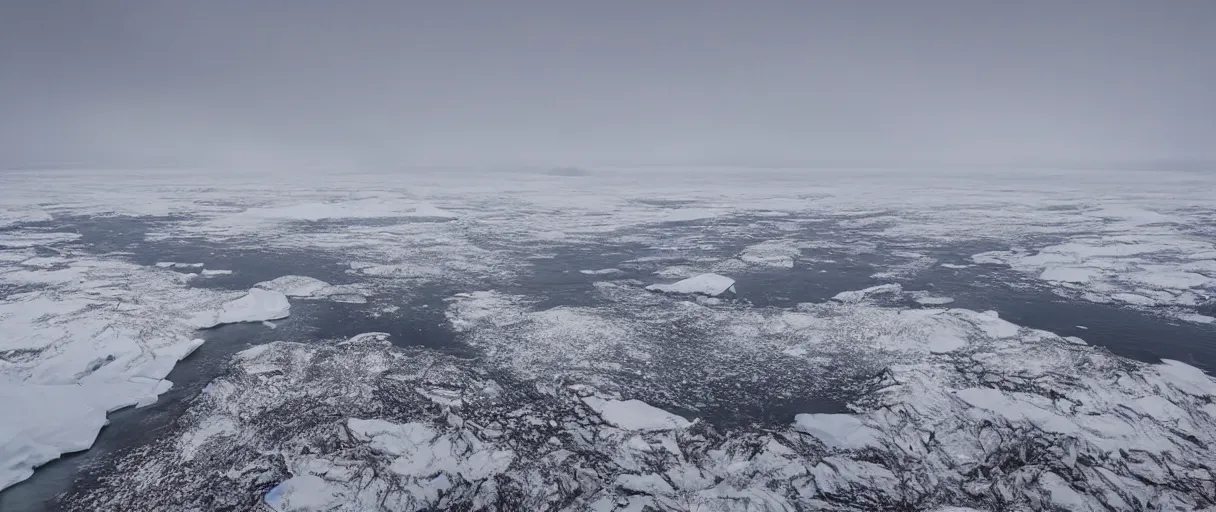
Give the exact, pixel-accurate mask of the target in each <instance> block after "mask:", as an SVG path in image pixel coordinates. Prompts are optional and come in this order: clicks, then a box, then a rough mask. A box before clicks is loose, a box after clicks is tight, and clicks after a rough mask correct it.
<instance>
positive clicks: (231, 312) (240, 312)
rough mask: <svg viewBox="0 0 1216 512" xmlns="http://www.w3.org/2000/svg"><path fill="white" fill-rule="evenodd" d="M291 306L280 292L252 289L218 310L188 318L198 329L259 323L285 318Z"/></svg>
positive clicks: (203, 312)
mask: <svg viewBox="0 0 1216 512" xmlns="http://www.w3.org/2000/svg"><path fill="white" fill-rule="evenodd" d="M290 311H291V304H290V303H289V302H288V301H287V296H286V295H284V294H283V293H281V292H277V291H273V290H264V289H261V288H253V289H251V290H249V293H247V294H245V295H244V296H243V297H241V298H238V299H234V300H232V301H229V302H225V303H224V304H223V305H222V306H220V309H218V310H212V311H201V312H198V313H195V314H194V315H193V316H192V317H191V318H190V324H191V325H193V326H195V327H197V328H199V329H208V328H211V327H215V326H217V325H223V324H235V323H241V322H261V321H263V320H278V319H280V318H287V316H288V314H289V313H290Z"/></svg>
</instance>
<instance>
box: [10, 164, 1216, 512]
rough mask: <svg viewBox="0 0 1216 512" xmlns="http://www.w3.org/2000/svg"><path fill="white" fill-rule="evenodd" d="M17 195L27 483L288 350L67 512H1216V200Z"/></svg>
mask: <svg viewBox="0 0 1216 512" xmlns="http://www.w3.org/2000/svg"><path fill="white" fill-rule="evenodd" d="M808 176H813V178H814V179H808ZM5 178H6V186H5V187H4V188H3V189H0V294H2V295H0V333H2V337H0V407H4V408H5V409H6V410H10V411H14V410H16V411H23V412H24V413H23V414H20V415H7V416H5V417H4V418H3V419H0V488H3V487H8V486H12V485H14V484H17V482H20V481H21V480H24V479H27V478H29V477H30V476H31V474H33V471H34V468H36V467H37V466H39V465H41V464H44V463H47V462H48V461H50V460H52V459H55V458H56V457H59V456H60V455H61V454H63V453H67V452H72V451H77V450H84V449H87V448H89V447H90V446H91V445H92V444H93V443H94V440H95V438H96V437H97V436H98V435H99V431H101V429H102V427H103V425H105V423H106V421H107V420H106V417H107V413H108V412H112V411H115V410H116V409H119V408H123V407H127V406H145V407H146V406H149V405H152V404H154V403H155V402H156V401H157V397H158V396H160V395H162V394H163V393H165V392H166V391H167V390H168V389H170V386H171V385H172V384H171V383H170V382H169V381H167V380H165V378H166V377H167V376H168V375H169V373H170V371H172V370H173V369H174V367H175V365H177V364H178V362H179V361H180V360H182V359H183V358H185V357H187V356H189V355H190V354H191V353H192V352H193V351H195V350H196V349H199V348H200V344H202V343H203V339H207V340H208V341H207V344H206V345H203V347H204V348H203V350H202V352H203V353H205V352H206V350H207V349H206V347H211V346H212V345H211V343H212V341H211V339H212V338H210V336H214V334H213V332H214V331H217V330H222V329H225V327H222V326H224V325H228V326H229V327H241V325H230V324H243V325H245V327H248V328H256V329H262V330H263V331H264V332H267V333H273V334H272V335H273V336H275V337H276V338H273V339H280V340H282V341H276V342H273V343H270V344H260V345H256V346H252V347H248V348H246V346H242V347H240V348H239V349H238V348H232V349H231V351H229V352H227V354H232V353H234V352H237V351H238V350H240V349H244V350H243V351H240V352H239V353H238V354H237V355H236V356H235V357H232V359H231V360H228V356H227V355H225V357H224V360H223V361H221V363H222V364H218V365H216V366H215V367H214V368H211V369H210V370H208V371H209V372H210V373H206V374H205V375H202V376H200V378H204V379H206V381H208V382H209V383H208V384H207V385H206V387H205V388H203V392H201V394H198V395H197V396H192V397H190V398H189V399H188V401H187V402H185V403H184V404H183V408H182V409H183V410H184V411H185V414H184V415H183V416H181V417H180V418H174V419H172V420H171V421H169V422H168V423H166V424H165V425H164V427H163V428H160V429H158V430H157V431H156V433H155V434H153V435H150V436H149V439H151V441H148V442H142V444H139V445H136V446H129V447H127V448H126V449H124V450H122V451H120V456H119V457H117V458H116V459H114V460H112V461H107V463H106V464H102V465H98V467H91V468H88V469H87V472H88V473H87V476H88V478H82V479H81V480H80V481H79V482H76V483H72V484H71V486H70V488H60V489H56V490H55V493H59V492H62V493H63V495H62V496H60V497H57V498H55V499H56V500H57V501H56V502H55V506H56V507H57V508H62V509H67V510H132V509H139V510H145V509H148V510H216V509H231V510H258V509H259V507H260V508H261V509H270V510H281V511H286V510H426V509H435V508H447V507H456V508H467V509H504V508H505V509H522V510H644V509H646V508H647V507H649V508H653V509H662V510H737V509H749V508H750V509H752V510H821V509H826V510H874V509H911V510H952V509H951V508H950V507H966V508H964V509H973V510H1179V509H1186V510H1192V509H1202V508H1203V507H1212V506H1216V503H1213V496H1214V495H1216V484H1214V482H1216V478H1214V475H1213V473H1212V469H1211V468H1213V467H1216V460H1214V459H1216V452H1213V450H1212V449H1210V447H1211V446H1212V445H1213V443H1216V438H1214V436H1216V406H1213V405H1212V404H1213V403H1214V402H1216V381H1214V380H1213V379H1212V378H1211V377H1210V376H1209V375H1208V374H1206V373H1205V371H1204V370H1211V369H1212V368H1214V367H1216V351H1214V350H1213V348H1212V347H1211V345H1213V344H1212V343H1210V342H1211V341H1213V340H1216V324H1214V323H1213V317H1216V305H1214V304H1213V295H1214V293H1216V245H1214V244H1213V240H1216V231H1213V229H1214V228H1213V226H1216V223H1214V221H1216V204H1214V203H1213V201H1212V199H1211V197H1210V193H1209V192H1208V191H1210V190H1216V176H1212V175H1207V174H1198V173H1170V172H1159V173H1134V172H1121V173H1119V172H1103V173H1093V172H1039V171H1024V172H1022V171H1019V172H1017V173H1000V174H983V173H964V174H956V175H947V174H945V173H936V174H931V175H926V174H925V173H924V172H921V173H906V172H902V171H895V170H871V171H858V170H851V171H848V172H843V171H832V170H774V169H769V170H762V169H750V170H739V169H661V170H655V169H596V170H595V172H589V173H587V174H585V175H579V176H550V175H546V174H545V173H539V172H538V173H477V172H472V171H469V172H427V171H423V170H419V171H415V172H409V173H391V174H357V175H356V174H330V175H316V176H309V179H308V180H300V179H290V180H284V179H277V178H276V177H275V176H274V175H272V174H266V175H256V174H248V173H246V174H241V175H223V174H216V173H211V174H208V175H206V176H202V175H193V174H182V173H172V172H163V173H151V174H149V173H131V174H126V173H118V172H107V173H97V172H80V173H73V172H60V173H56V174H55V175H54V176H49V175H47V174H46V173H42V174H40V173H10V174H7V175H6V176H5ZM643 179H644V180H645V183H646V186H645V187H641V186H639V183H640V181H639V180H643ZM808 183H811V184H813V185H808ZM31 197H37V198H40V199H39V201H38V202H31V200H30V199H29V198H31ZM135 227H138V228H139V229H138V230H135ZM728 292H729V293H728ZM1003 297H1011V298H1008V299H1004V298H1003ZM1031 299H1033V300H1035V301H1040V302H1042V304H1043V305H1042V306H1041V307H1042V309H1044V310H1050V311H1080V312H1083V311H1089V310H1083V309H1077V308H1080V307H1081V305H1087V306H1093V307H1100V308H1105V309H1101V311H1105V312H1109V313H1104V314H1109V315H1111V317H1120V318H1121V317H1126V318H1134V319H1136V321H1137V322H1141V323H1147V324H1150V325H1157V326H1160V329H1161V330H1160V331H1154V332H1157V333H1165V334H1161V335H1160V336H1158V337H1156V338H1152V339H1149V340H1148V341H1144V340H1139V339H1137V340H1133V341H1128V340H1125V339H1122V338H1119V337H1118V335H1119V333H1121V332H1123V331H1125V330H1126V329H1123V326H1114V327H1111V326H1104V325H1102V318H1110V317H1086V318H1080V317H1077V318H1071V317H1066V318H1064V319H1063V320H1062V322H1065V323H1056V324H1053V325H1066V326H1068V329H1067V331H1068V332H1063V331H1058V332H1049V331H1047V330H1041V329H1036V328H1032V327H1033V326H1034V325H1037V324H1036V323H1035V322H1038V321H1039V320H1038V319H1037V317H1036V316H1035V315H1028V314H1025V311H1024V310H1020V309H1017V307H1018V306H1017V305H1018V304H1020V303H1024V302H1026V301H1028V300H1031ZM1065 308H1072V309H1065ZM289 315H290V319H289V320H288V322H289V323H290V322H301V323H306V324H308V325H310V326H311V327H309V328H304V327H301V326H300V325H294V326H289V327H282V326H279V327H278V328H277V329H276V330H274V331H270V330H269V329H267V327H272V326H275V322H276V321H277V320H279V319H282V318H284V317H287V316H289ZM258 322H265V324H264V325H266V326H267V327H263V326H262V325H259V324H258ZM1078 324H1084V325H1087V326H1089V329H1081V328H1080V327H1075V328H1074V327H1073V326H1077V325H1078ZM364 325H367V326H368V327H363V326H364ZM1137 325H1139V324H1137ZM402 326H408V329H407V328H405V327H402ZM200 329H201V330H200ZM379 330H388V331H392V332H391V333H379V332H369V331H379ZM1052 330H1053V331H1056V330H1057V328H1053V329H1052ZM359 333H365V334H360V335H357V336H356V334H359ZM1078 336H1079V337H1078ZM216 339H222V338H216ZM1117 354H1119V355H1117ZM192 357H195V358H197V357H199V355H198V353H196V354H195V355H194V356H192ZM187 361H189V360H187ZM174 379H175V380H176V377H174ZM200 387H201V385H200ZM140 410H147V409H140ZM102 435H103V436H104V432H102ZM65 462H66V461H65ZM82 471H85V470H84V469H82ZM37 479H38V475H36V474H35V475H34V476H33V479H31V480H30V482H35V481H37ZM24 485H26V484H18V485H17V486H16V487H13V488H12V489H10V491H22V492H24V491H23V488H22V486H24ZM10 491H5V493H0V508H5V507H8V506H9V505H6V503H7V502H5V501H4V500H6V499H9V496H13V494H11V493H10ZM48 507H49V506H48ZM14 509H19V508H15V507H14ZM953 510H961V509H959V508H955V509H953Z"/></svg>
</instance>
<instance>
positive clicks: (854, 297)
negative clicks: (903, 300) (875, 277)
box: [832, 283, 904, 304]
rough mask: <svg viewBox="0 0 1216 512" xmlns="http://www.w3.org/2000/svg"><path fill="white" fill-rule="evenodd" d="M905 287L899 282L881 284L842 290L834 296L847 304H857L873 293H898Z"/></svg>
mask: <svg viewBox="0 0 1216 512" xmlns="http://www.w3.org/2000/svg"><path fill="white" fill-rule="evenodd" d="M903 289H904V287H903V286H900V284H899V283H890V284H880V285H878V286H871V287H869V288H866V289H863V290H850V291H846V292H840V293H837V294H836V295H834V296H833V297H832V298H833V299H835V300H838V301H840V302H844V303H846V304H856V303H858V302H861V301H862V300H865V298H866V297H869V296H871V295H879V294H896V293H900V292H902V291H903Z"/></svg>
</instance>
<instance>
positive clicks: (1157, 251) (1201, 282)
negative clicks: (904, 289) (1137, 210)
mask: <svg viewBox="0 0 1216 512" xmlns="http://www.w3.org/2000/svg"><path fill="white" fill-rule="evenodd" d="M1212 247H1213V245H1212V244H1211V243H1210V242H1206V241H1199V240H1192V239H1188V238H1183V237H1178V236H1152V235H1121V236H1113V237H1106V238H1093V237H1088V238H1086V237H1081V238H1077V239H1074V240H1072V241H1069V242H1066V243H1062V244H1057V245H1051V246H1047V247H1043V248H1041V249H1039V250H1038V251H1037V252H1032V251H1027V250H1009V251H990V252H984V253H979V254H975V255H973V256H972V260H973V261H975V262H977V263H999V264H1006V265H1009V266H1011V267H1013V268H1014V269H1015V270H1019V271H1023V272H1027V273H1035V274H1037V275H1038V278H1039V279H1042V280H1043V281H1047V282H1050V283H1052V284H1055V285H1057V286H1058V287H1059V288H1058V290H1059V291H1060V292H1061V293H1063V294H1065V295H1067V296H1071V297H1077V298H1081V299H1085V300H1091V301H1095V302H1116V303H1122V304H1127V305H1131V306H1140V307H1149V306H1179V307H1194V306H1196V305H1198V304H1201V303H1204V302H1208V301H1211V300H1212V292H1211V291H1210V289H1211V287H1213V286H1216V271H1214V269H1210V268H1208V267H1207V266H1206V265H1203V264H1195V259H1192V258H1190V257H1189V256H1190V255H1193V254H1196V253H1198V254H1202V253H1203V252H1205V251H1208V250H1210V249H1211V248H1212ZM1199 260H1200V261H1203V260H1202V258H1199Z"/></svg>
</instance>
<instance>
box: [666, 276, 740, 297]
mask: <svg viewBox="0 0 1216 512" xmlns="http://www.w3.org/2000/svg"><path fill="white" fill-rule="evenodd" d="M646 289H647V290H650V291H652V292H663V293H682V294H689V295H692V294H697V295H708V296H710V297H717V296H718V295H721V294H723V293H726V292H731V293H734V292H735V280H734V279H731V278H729V277H726V276H724V275H721V274H714V273H709V274H701V275H699V276H694V277H690V278H688V279H685V280H683V281H676V282H674V283H671V284H652V285H650V286H647V287H646Z"/></svg>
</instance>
